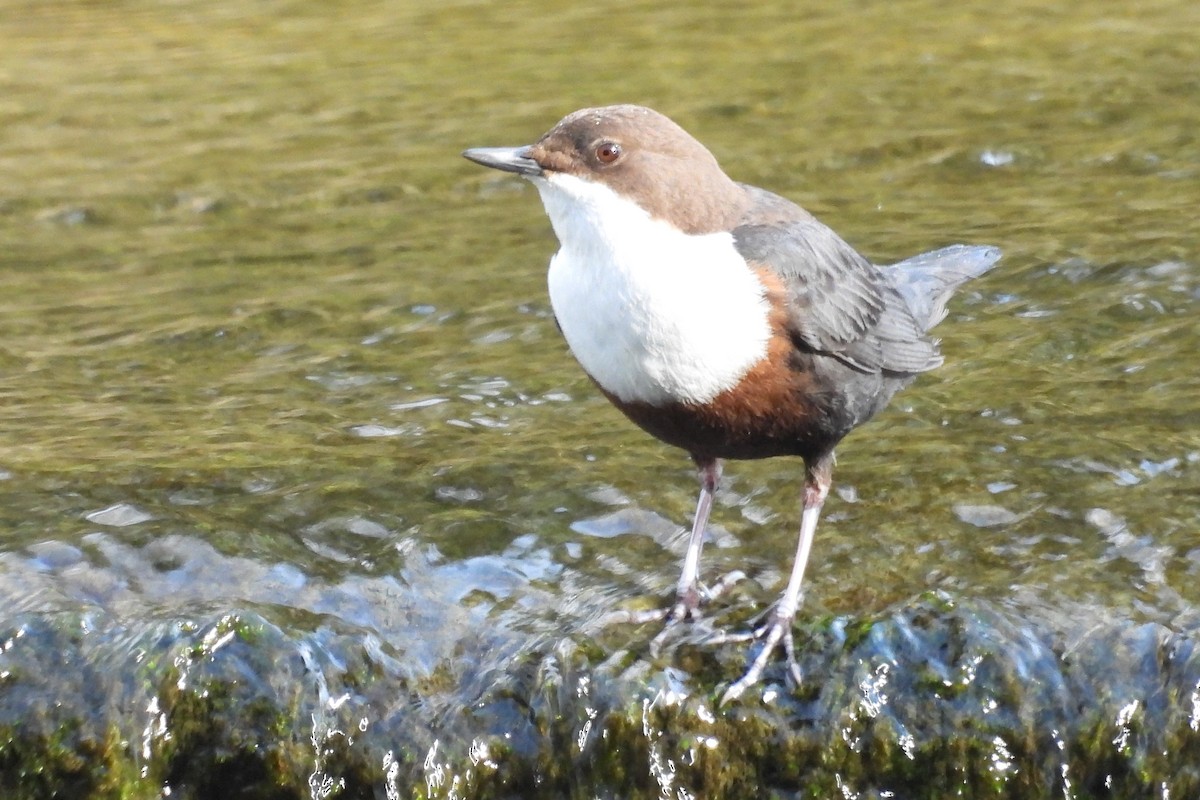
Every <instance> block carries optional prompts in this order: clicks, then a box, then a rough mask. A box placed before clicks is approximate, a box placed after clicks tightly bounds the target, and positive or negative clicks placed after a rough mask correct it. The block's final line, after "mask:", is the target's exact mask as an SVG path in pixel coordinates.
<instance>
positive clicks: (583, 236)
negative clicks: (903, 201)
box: [463, 104, 1000, 703]
mask: <svg viewBox="0 0 1200 800" xmlns="http://www.w3.org/2000/svg"><path fill="white" fill-rule="evenodd" d="M463 156H464V157H466V158H467V159H469V160H470V161H473V162H475V163H477V164H480V165H482V166H485V167H490V168H493V169H497V170H501V171H504V172H510V173H515V174H516V175H519V176H521V177H523V178H526V179H528V180H529V181H531V182H532V183H533V185H534V186H535V187H536V188H537V191H538V193H539V195H540V197H541V200H542V204H543V206H544V208H545V211H546V214H547V216H548V217H549V219H550V224H551V226H552V227H553V229H554V233H555V235H556V237H557V239H558V243H559V249H558V251H557V252H556V253H554V255H553V256H552V257H551V259H550V264H549V269H548V273H547V284H548V289H549V296H550V303H551V306H552V308H553V312H554V317H555V320H556V322H557V324H558V327H559V329H560V331H561V332H562V335H563V337H564V338H565V339H566V342H567V345H568V347H569V348H570V350H571V352H572V354H573V355H574V356H575V358H576V360H577V361H578V362H579V364H580V366H582V368H583V370H584V372H586V373H587V375H588V376H589V377H590V378H591V380H592V382H593V383H594V384H595V385H596V386H597V387H598V388H599V390H600V392H601V393H603V394H604V396H605V397H607V398H608V400H609V401H611V402H612V404H613V405H614V406H616V408H617V409H619V410H620V411H621V412H622V413H624V415H625V416H626V417H628V418H629V419H630V420H631V421H632V422H634V423H635V424H636V425H638V426H639V427H641V428H642V429H643V430H645V431H646V432H648V433H649V434H651V435H652V436H654V437H656V438H657V439H659V440H661V441H663V442H665V443H667V444H669V445H673V446H675V447H677V448H680V449H682V450H684V451H686V452H687V453H688V454H689V455H690V456H691V459H692V461H693V462H694V463H695V465H696V467H697V470H698V474H699V480H700V495H699V500H698V502H697V505H696V512H695V516H694V518H693V523H692V528H691V533H690V535H689V538H688V544H687V549H686V552H685V555H684V559H683V566H682V569H681V573H680V577H679V580H678V583H677V584H676V590H675V600H674V603H673V604H672V605H671V606H670V608H669V610H667V611H665V612H664V613H663V614H662V615H661V618H663V619H665V621H666V623H667V627H668V628H669V627H670V626H672V625H674V624H675V623H678V622H681V621H684V620H694V619H697V618H698V617H699V607H700V604H701V602H702V601H703V600H705V599H707V598H706V590H705V589H704V588H703V587H702V584H701V582H700V572H699V564H700V555H701V549H702V545H703V542H704V534H705V530H706V528H707V525H708V519H709V514H710V512H711V510H712V504H713V497H714V494H715V493H716V491H717V486H718V484H719V482H720V479H721V475H722V471H723V464H724V462H725V461H727V460H745V459H763V458H774V457H780V456H793V457H799V458H800V459H801V460H802V462H803V465H804V478H803V489H802V492H801V512H800V526H799V527H800V530H799V536H798V538H797V546H796V553H795V557H794V559H793V562H792V570H791V573H790V576H789V579H788V582H787V585H786V587H785V588H784V590H783V592H782V594H781V595H780V597H779V600H778V601H777V602H776V603H775V604H774V606H773V607H772V608H771V609H770V611H769V612H768V613H767V615H766V616H765V618H764V619H765V621H764V623H763V625H762V626H761V627H759V628H758V629H756V630H754V631H753V632H752V634H750V635H749V636H748V637H747V638H753V639H756V640H759V641H761V643H762V646H761V647H760V648H759V650H758V653H757V655H756V656H755V657H754V658H753V660H752V661H751V663H750V665H749V667H748V669H747V670H746V672H745V674H744V675H742V677H741V678H739V679H738V680H737V681H735V682H733V683H732V684H731V685H730V686H729V687H728V688H727V689H726V691H725V692H724V694H723V696H722V699H721V702H722V703H725V702H729V701H732V700H734V699H736V698H738V697H740V696H741V695H742V694H743V693H744V692H745V691H746V690H747V689H748V688H749V687H751V686H753V685H755V684H756V683H758V682H759V681H760V679H761V678H762V675H763V673H764V671H765V669H766V668H767V666H768V664H769V662H770V659H771V656H772V653H773V652H774V651H775V650H776V649H777V648H778V647H779V646H780V645H782V646H783V648H784V651H785V656H786V660H787V667H788V671H789V674H790V675H791V677H792V679H793V681H794V682H796V683H797V684H799V683H800V681H801V680H802V675H801V672H800V669H799V667H798V665H797V661H796V657H795V648H794V643H793V636H792V627H793V624H794V619H795V616H796V613H797V611H798V609H799V605H800V601H801V597H802V586H803V580H804V573H805V567H806V564H807V563H808V559H809V554H810V551H811V548H812V544H813V538H814V534H815V532H816V528H817V520H818V518H819V516H820V514H821V509H822V507H823V505H824V503H825V501H826V498H827V497H828V495H829V491H830V487H831V485H832V478H833V466H834V449H835V447H836V446H837V445H838V443H839V442H841V440H842V438H843V437H845V436H846V435H847V434H848V433H850V431H852V430H853V429H855V428H856V427H858V426H859V425H861V424H863V423H864V422H866V421H867V420H869V419H870V418H871V417H873V416H874V415H875V414H877V413H878V412H879V411H880V410H881V409H883V408H884V407H885V406H886V405H887V404H888V402H889V401H890V400H891V399H892V397H893V395H895V394H896V392H898V391H899V390H900V389H902V388H903V387H905V386H906V385H908V384H909V383H911V382H912V381H913V380H914V379H915V378H916V377H917V376H918V375H920V374H921V373H924V372H928V371H930V370H932V369H934V368H936V367H938V366H939V365H941V364H942V362H943V357H942V355H941V353H940V350H939V341H938V340H937V339H935V338H933V337H931V336H930V334H929V331H930V329H931V328H933V327H934V326H935V325H937V324H938V322H940V321H941V320H942V319H943V318H944V317H945V316H946V303H947V301H948V300H949V299H950V296H951V295H952V294H953V293H954V291H955V290H956V289H957V288H958V287H959V286H960V285H961V284H963V283H964V282H966V281H968V280H970V279H972V278H976V277H978V276H980V275H982V274H984V273H985V272H987V271H988V270H989V269H991V268H992V266H993V265H994V264H995V262H996V261H997V260H999V258H1000V251H999V249H998V248H996V247H991V246H983V245H961V244H960V245H951V246H947V247H943V248H941V249H938V250H934V251H931V252H927V253H923V254H921V255H917V256H915V257H912V258H909V259H907V260H905V261H902V262H900V263H898V264H895V265H892V266H886V267H880V266H876V265H875V264H873V263H872V262H871V261H869V260H867V259H866V258H865V257H864V256H862V255H860V254H859V253H858V252H857V251H856V250H855V249H854V248H853V247H851V246H850V245H849V244H847V243H846V242H845V241H844V240H843V239H842V238H841V237H839V236H838V235H837V234H836V233H834V232H833V231H832V230H831V229H830V228H829V227H827V226H826V225H825V224H823V223H821V222H820V221H818V220H817V219H816V218H815V217H814V216H813V215H812V214H810V213H808V212H807V211H805V210H804V209H802V208H801V207H800V206H798V205H796V204H795V203H793V202H791V201H790V200H788V199H786V198H784V197H781V196H779V195H777V194H774V193H772V192H770V191H767V190H766V189H762V188H758V187H755V186H751V185H748V184H745V183H740V182H738V181H735V180H733V179H732V178H730V177H729V176H728V175H726V173H725V172H724V170H723V169H722V168H721V166H720V164H719V163H718V161H717V159H716V157H715V156H714V155H713V154H712V153H711V152H710V151H709V150H708V148H706V147H705V146H704V145H703V144H701V143H700V141H698V140H697V139H696V138H694V137H693V136H692V135H691V134H689V133H688V132H687V131H685V130H684V129H683V128H682V127H680V126H679V125H678V124H676V123H675V122H674V121H672V120H671V119H670V118H668V117H667V116H665V115H663V114H661V113H659V112H657V111H654V110H652V109H650V108H646V107H644V106H638V105H628V104H626V105H613V106H604V107H598V108H584V109H581V110H578V111H575V112H573V113H571V114H568V115H567V116H566V117H564V118H563V119H562V120H560V121H559V122H558V123H557V124H556V125H554V126H553V127H552V128H550V130H549V131H547V132H546V133H545V134H544V135H543V136H542V137H541V138H540V139H538V140H537V141H536V142H534V143H533V144H531V145H525V146H520V147H477V148H471V149H468V150H466V151H464V152H463ZM664 630H665V629H664Z"/></svg>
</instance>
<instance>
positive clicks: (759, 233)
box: [733, 192, 942, 374]
mask: <svg viewBox="0 0 1200 800" xmlns="http://www.w3.org/2000/svg"><path fill="white" fill-rule="evenodd" d="M763 194H767V193H765V192H764V193H763ZM763 201H765V204H767V205H769V206H770V207H772V210H775V211H778V212H785V211H786V212H791V213H778V214H774V215H771V214H768V215H766V218H767V219H768V220H769V221H767V222H765V223H762V224H758V223H756V224H746V225H741V226H739V227H737V228H735V229H734V231H733V236H734V243H735V246H736V247H737V250H738V252H739V253H740V254H741V255H742V256H743V257H744V258H745V259H746V260H747V261H749V262H751V264H752V265H753V266H756V267H759V268H765V269H767V270H769V271H770V272H771V273H773V274H774V275H775V276H776V277H778V278H779V280H780V281H781V282H782V284H783V286H784V287H785V291H786V297H785V302H786V307H787V314H788V324H789V328H790V329H791V333H792V336H793V339H794V340H796V341H797V342H798V345H802V346H803V347H805V348H807V349H809V350H812V351H815V352H818V353H823V354H825V355H829V356H832V357H833V358H836V359H837V360H839V361H841V362H843V363H844V364H846V365H848V366H850V367H852V368H854V369H856V370H859V371H860V372H867V373H879V372H894V373H910V374H911V373H916V372H924V371H926V370H930V369H933V368H934V367H936V366H938V365H939V364H941V363H942V357H941V355H940V354H939V353H938V348H937V341H936V340H934V339H931V338H929V337H927V336H926V335H925V329H924V327H923V326H922V325H921V324H920V323H919V322H918V321H917V319H916V318H915V317H914V315H913V312H912V310H910V308H909V306H908V303H906V302H905V300H904V298H903V297H902V296H901V295H900V293H899V292H897V290H896V288H895V287H894V286H893V285H892V283H891V281H889V280H888V278H887V276H885V275H884V273H883V272H881V271H880V270H879V269H878V268H877V267H875V266H874V265H873V264H871V263H870V262H869V261H867V260H866V259H865V258H863V257H862V256H861V255H859V254H858V253H857V252H856V251H855V250H854V248H852V247H850V245H848V244H846V243H845V242H844V241H842V239H841V238H840V237H839V236H838V235H837V234H835V233H834V232H833V231H831V230H830V229H829V228H827V227H826V226H825V225H823V224H821V223H820V222H818V221H817V220H816V219H814V218H813V217H811V216H810V215H808V214H807V212H804V211H802V210H801V209H800V208H799V207H797V206H794V205H792V204H791V203H789V202H787V201H784V200H782V198H775V197H773V196H772V197H771V198H761V199H760V211H761V205H762V204H763ZM776 201H780V202H782V203H786V204H787V206H790V209H788V208H785V207H783V206H779V203H778V202H776ZM792 209H794V211H792ZM795 212H799V213H795ZM755 216H756V217H760V218H761V217H762V216H763V215H762V214H761V213H760V214H756V215H755Z"/></svg>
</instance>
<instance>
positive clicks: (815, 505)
mask: <svg viewBox="0 0 1200 800" xmlns="http://www.w3.org/2000/svg"><path fill="white" fill-rule="evenodd" d="M832 484H833V454H832V453H830V454H828V455H827V456H824V457H822V458H819V459H816V461H815V463H813V464H811V465H809V464H806V465H805V476H804V511H803V512H802V514H801V517H800V539H799V541H798V542H797V543H796V560H795V561H794V562H793V564H792V575H791V577H790V578H789V579H788V584H787V588H786V589H784V590H783V595H782V596H781V597H780V598H779V602H778V603H776V604H775V608H774V609H773V610H772V611H771V614H770V616H769V617H768V619H767V624H765V625H763V627H761V628H759V629H758V630H757V631H755V632H754V638H756V639H762V640H763V646H762V650H760V651H759V653H758V657H757V658H755V659H754V663H752V664H751V665H750V669H748V670H746V674H745V675H743V676H742V677H741V678H740V679H739V680H738V681H736V682H735V683H734V684H733V685H731V686H730V687H729V688H728V689H726V690H725V694H724V695H722V697H721V703H722V704H724V703H727V702H729V701H730V700H736V699H737V698H738V697H741V695H742V693H743V692H745V691H746V689H748V688H750V687H751V686H753V685H754V684H756V683H758V681H759V679H760V678H761V677H762V674H763V670H764V669H766V666H767V662H768V661H769V660H770V658H771V653H772V652H774V650H775V648H776V646H778V645H779V643H780V642H783V647H784V652H785V653H786V655H787V661H788V672H789V673H790V674H791V676H792V680H794V681H795V682H796V683H797V684H799V683H800V679H801V675H800V667H799V665H797V664H796V654H795V645H794V644H793V642H792V620H793V619H794V618H795V616H796V609H798V608H799V607H800V595H801V591H800V590H801V586H802V584H803V582H804V568H805V566H806V565H807V564H808V554H809V552H810V551H811V550H812V543H813V536H814V534H815V533H816V532H817V518H818V517H820V515H821V507H822V506H823V505H824V504H825V498H826V497H828V496H829V487H830V486H831V485H832Z"/></svg>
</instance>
